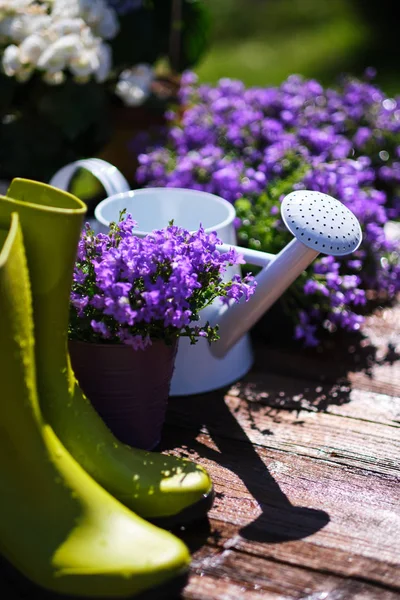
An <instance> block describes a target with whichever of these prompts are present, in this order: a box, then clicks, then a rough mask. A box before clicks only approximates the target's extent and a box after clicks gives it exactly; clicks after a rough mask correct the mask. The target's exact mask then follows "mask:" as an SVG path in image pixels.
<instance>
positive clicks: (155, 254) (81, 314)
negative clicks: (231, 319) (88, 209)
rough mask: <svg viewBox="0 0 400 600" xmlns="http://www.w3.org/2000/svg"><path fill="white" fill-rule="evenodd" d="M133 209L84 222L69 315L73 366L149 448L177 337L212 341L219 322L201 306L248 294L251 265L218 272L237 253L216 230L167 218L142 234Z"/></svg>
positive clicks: (112, 417)
mask: <svg viewBox="0 0 400 600" xmlns="http://www.w3.org/2000/svg"><path fill="white" fill-rule="evenodd" d="M135 225H136V223H135V221H133V219H132V217H131V216H130V215H128V216H125V214H124V213H121V215H120V222H119V223H113V224H111V226H110V231H109V233H108V234H107V235H106V234H101V233H99V234H98V235H94V232H93V231H92V230H91V229H90V226H89V225H87V226H86V228H85V230H84V231H83V233H82V237H81V240H80V243H79V247H78V257H77V261H76V265H75V271H74V280H73V286H72V292H71V304H70V306H71V310H70V324H69V339H70V353H71V361H72V366H73V369H74V371H75V373H76V375H77V378H78V380H79V383H80V385H81V386H82V388H83V390H84V392H85V393H86V395H87V397H88V398H89V399H90V400H91V401H92V403H93V405H94V406H95V408H96V409H97V411H98V412H99V413H100V415H101V416H102V417H103V419H104V420H105V422H106V423H107V424H108V426H109V427H110V429H111V430H112V431H113V432H114V434H115V435H116V436H117V437H118V438H119V439H120V440H121V441H123V442H126V443H129V444H130V445H134V446H136V447H141V448H146V449H151V448H153V447H154V446H156V445H157V443H158V441H159V438H160V433H161V428H162V425H163V421H164V417H165V410H166V402H167V398H168V393H169V385H170V380H171V377H172V373H173V367H174V359H175V354H176V350H177V344H178V340H179V338H180V337H182V336H187V337H189V338H190V341H191V343H193V344H195V343H196V342H197V341H198V339H199V338H200V337H202V338H205V339H206V340H208V342H210V343H212V342H213V341H215V340H217V339H218V327H217V326H215V325H211V324H210V323H202V322H201V319H200V312H201V310H202V309H203V308H205V307H206V306H208V305H209V304H210V303H211V302H213V301H214V300H216V299H217V298H221V299H222V301H224V302H229V301H230V300H234V301H235V302H238V301H239V300H240V299H241V298H245V299H246V300H247V299H248V298H249V297H250V296H251V295H252V293H253V291H254V289H255V281H254V280H253V278H252V276H251V275H247V276H246V277H245V278H244V279H243V280H240V278H239V277H236V276H235V277H234V280H232V281H224V273H225V270H226V267H227V266H228V265H229V266H231V265H234V264H239V263H240V262H242V259H241V257H240V255H238V254H237V253H236V251H235V250H234V249H231V250H230V251H229V252H226V253H219V252H218V250H217V249H216V246H217V244H219V243H221V242H220V241H219V240H218V238H217V237H216V235H215V234H213V233H211V234H208V233H206V232H205V231H204V229H202V228H200V229H199V230H198V231H196V232H194V233H190V232H188V231H186V230H184V229H182V228H179V227H177V226H175V225H173V223H172V222H171V223H170V224H169V225H168V227H166V228H165V229H162V230H158V231H154V232H153V233H151V234H148V235H147V236H145V237H144V238H139V237H137V236H135V235H134V231H132V230H133V228H134V227H135Z"/></svg>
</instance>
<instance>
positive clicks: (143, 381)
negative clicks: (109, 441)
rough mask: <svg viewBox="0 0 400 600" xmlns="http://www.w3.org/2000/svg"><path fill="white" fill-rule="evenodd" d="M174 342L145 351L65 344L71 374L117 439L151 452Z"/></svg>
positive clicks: (165, 396) (158, 428) (164, 407)
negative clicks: (67, 346)
mask: <svg viewBox="0 0 400 600" xmlns="http://www.w3.org/2000/svg"><path fill="white" fill-rule="evenodd" d="M177 346H178V343H175V344H174V345H172V346H167V345H166V344H165V343H164V342H163V341H161V340H157V341H155V342H153V344H152V345H151V346H148V347H147V348H146V349H145V350H134V349H133V348H132V347H130V346H127V345H124V344H90V343H87V342H78V341H71V340H70V342H69V351H70V356H71V364H72V368H73V370H74V372H75V375H76V378H77V380H78V382H79V384H80V386H81V388H82V390H83V392H84V393H85V395H86V396H87V397H88V398H89V400H90V401H91V403H92V404H93V406H94V408H95V409H96V410H97V412H98V413H99V415H100V416H101V417H102V419H103V420H104V422H105V423H106V425H107V426H108V427H109V428H110V429H111V431H112V432H113V433H114V435H115V436H116V437H117V438H118V439H119V440H120V441H121V442H124V443H126V444H129V445H130V446H134V447H136V448H143V449H145V450H152V449H153V448H155V447H156V446H157V445H158V443H159V441H160V437H161V430H162V427H163V424H164V420H165V414H166V410H167V401H168V395H169V388H170V382H171V378H172V374H173V370H174V363H175V356H176V351H177Z"/></svg>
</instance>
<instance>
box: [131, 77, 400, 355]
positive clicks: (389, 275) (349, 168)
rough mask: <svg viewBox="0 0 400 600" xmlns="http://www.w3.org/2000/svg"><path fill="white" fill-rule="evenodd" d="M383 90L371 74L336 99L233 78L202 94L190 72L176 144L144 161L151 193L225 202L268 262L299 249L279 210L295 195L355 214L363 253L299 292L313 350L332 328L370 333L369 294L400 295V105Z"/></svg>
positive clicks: (316, 267)
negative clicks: (315, 194) (331, 201)
mask: <svg viewBox="0 0 400 600" xmlns="http://www.w3.org/2000/svg"><path fill="white" fill-rule="evenodd" d="M371 79H373V70H367V72H366V76H365V81H360V80H357V79H355V78H344V79H343V80H342V82H341V84H340V86H339V87H338V88H335V89H334V88H324V87H323V86H321V84H320V83H318V82H317V81H315V80H306V79H303V78H302V77H299V76H290V77H289V78H288V79H287V80H286V81H285V82H283V83H282V84H281V85H280V86H279V87H268V88H248V89H247V88H245V87H244V85H243V83H242V82H240V81H234V80H229V79H223V80H221V81H220V82H219V83H218V84H217V85H215V86H209V85H205V84H201V85H199V84H198V83H197V79H196V76H195V75H193V74H191V73H186V74H184V76H183V79H182V88H181V92H180V100H181V107H180V109H179V110H174V112H173V115H170V117H171V120H170V126H169V128H167V132H166V141H165V143H164V144H163V146H162V147H160V146H159V145H158V146H154V147H149V148H148V149H147V151H146V153H143V154H142V155H141V156H140V157H139V162H140V166H139V168H138V171H137V174H136V176H137V179H138V181H139V182H140V183H141V184H143V185H148V186H167V187H187V188H191V189H197V190H204V191H207V192H211V193H214V194H217V195H219V196H221V197H223V198H225V199H226V200H228V201H229V202H232V203H234V204H235V206H236V209H237V213H238V217H237V220H236V221H235V226H236V227H237V234H238V238H239V242H240V243H241V244H243V245H246V246H251V247H252V248H257V249H261V250H265V251H267V252H275V251H279V250H280V249H281V248H282V247H283V246H284V245H285V243H286V242H287V241H288V240H289V239H290V238H289V237H288V235H287V233H286V230H285V227H284V226H283V223H282V221H281V219H280V218H279V199H282V198H283V196H284V195H285V194H287V193H289V192H290V191H292V190H293V189H311V190H316V191H321V192H323V193H326V194H329V195H332V196H334V197H336V198H337V199H339V200H340V201H341V202H343V203H344V204H345V205H346V206H348V207H349V208H350V209H351V210H352V211H353V212H354V213H355V215H356V216H357V218H358V219H359V221H360V223H361V226H362V229H363V243H362V246H361V248H360V249H359V250H358V251H357V253H356V254H355V255H352V256H350V257H341V258H333V257H329V256H328V257H320V258H318V259H317V260H316V261H315V262H314V263H313V265H312V266H311V267H310V268H309V269H308V271H307V276H306V277H305V278H304V277H302V278H301V279H299V281H298V282H296V283H295V284H294V285H293V287H292V289H291V290H290V291H289V294H288V297H290V298H291V300H290V306H291V315H290V316H291V318H292V320H293V323H294V326H295V327H296V329H295V337H297V338H299V339H302V340H303V341H304V343H305V344H306V345H315V343H316V340H317V339H318V338H319V336H320V335H321V332H322V331H323V330H324V329H325V330H327V331H329V332H333V331H334V330H337V329H345V330H348V331H356V330H358V329H359V327H360V323H361V321H362V318H363V317H362V315H360V314H358V311H360V308H359V307H360V306H362V305H364V304H365V302H366V290H368V289H372V290H376V291H378V292H379V293H380V294H382V295H386V297H387V298H388V299H393V298H395V296H396V294H397V293H398V292H399V291H400V277H399V275H400V266H399V255H400V249H399V243H398V242H395V241H393V240H390V239H388V237H387V235H386V233H385V230H384V225H385V223H386V222H387V220H388V219H393V218H399V217H400V160H399V159H400V101H399V99H397V98H387V97H386V96H385V94H384V93H383V92H382V91H381V90H379V88H377V87H376V86H375V85H373V83H371ZM182 109H183V110H182ZM180 115H183V116H180ZM231 293H232V294H233V295H234V294H235V285H234V282H233V284H232V287H231ZM309 295H312V296H313V298H312V303H311V302H310V300H311V298H306V297H307V296H309ZM222 299H223V301H224V302H229V298H228V296H227V295H225V296H223V298H222ZM305 307H306V308H305Z"/></svg>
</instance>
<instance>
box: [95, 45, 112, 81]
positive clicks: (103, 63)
mask: <svg viewBox="0 0 400 600" xmlns="http://www.w3.org/2000/svg"><path fill="white" fill-rule="evenodd" d="M98 57H99V66H98V67H97V69H96V71H95V74H94V75H95V78H96V81H97V82H98V83H103V82H104V81H106V79H107V78H108V75H109V73H110V70H111V65H112V53H111V48H110V46H109V45H108V44H101V46H100V48H99V54H98Z"/></svg>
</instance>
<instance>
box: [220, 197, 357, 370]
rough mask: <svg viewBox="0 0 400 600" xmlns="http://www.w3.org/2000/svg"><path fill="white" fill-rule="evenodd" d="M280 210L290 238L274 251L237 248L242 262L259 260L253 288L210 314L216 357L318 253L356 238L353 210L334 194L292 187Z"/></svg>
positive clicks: (343, 249)
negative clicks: (215, 332) (244, 296)
mask: <svg viewBox="0 0 400 600" xmlns="http://www.w3.org/2000/svg"><path fill="white" fill-rule="evenodd" d="M281 215H282V219H283V221H284V223H285V225H286V227H287V228H288V229H289V231H290V232H291V233H292V234H293V235H294V239H292V240H291V241H290V242H289V244H288V245H287V246H286V247H285V248H283V249H282V250H281V251H280V252H279V254H277V255H276V256H273V255H266V254H265V253H262V252H260V253H258V252H257V251H254V250H251V251H248V250H246V249H243V250H244V251H243V254H244V258H245V259H246V260H247V261H248V262H250V263H252V264H257V265H259V266H263V262H264V266H263V269H262V270H261V272H260V273H259V274H258V275H257V277H256V282H257V290H256V292H255V294H253V296H251V298H250V299H249V301H248V302H244V301H241V302H239V303H238V304H234V305H232V306H229V307H226V306H224V307H221V309H220V311H219V313H218V314H217V315H216V320H215V322H216V323H218V325H219V336H220V339H219V340H218V341H217V342H215V343H214V344H212V346H211V352H212V354H213V355H214V356H215V357H216V358H222V357H224V356H225V354H226V353H227V352H228V351H229V350H230V349H231V348H232V347H233V346H234V345H235V344H236V342H237V341H238V340H239V339H240V338H241V337H242V336H243V335H244V334H245V333H246V332H247V331H248V330H249V329H250V328H251V327H252V326H253V325H254V324H255V323H256V322H257V321H258V320H259V319H260V317H261V316H262V315H263V314H264V313H265V312H266V311H267V310H268V309H269V308H270V307H271V306H272V305H273V304H274V302H275V301H276V300H277V299H278V298H279V297H280V296H281V295H282V294H283V293H284V292H285V291H286V290H287V288H288V287H289V286H290V285H291V284H292V283H293V282H294V281H295V279H297V277H298V276H299V275H300V274H301V273H302V272H303V271H304V270H305V269H306V268H307V267H308V266H309V265H310V264H311V263H312V262H313V260H314V259H315V258H316V257H317V256H318V254H320V253H323V254H331V255H334V256H344V255H346V254H351V253H352V252H354V251H355V250H356V249H357V248H358V247H359V245H360V243H361V240H362V233H361V227H360V224H359V222H358V220H357V218H356V217H355V216H354V214H353V213H352V212H351V211H350V210H349V209H348V208H347V207H345V206H344V205H343V204H342V203H341V202H339V201H338V200H335V199H334V198H332V197H331V196H328V195H326V194H322V193H320V192H311V191H307V190H301V191H296V192H292V193H291V194H289V195H288V196H286V198H285V199H284V200H283V202H282V206H281ZM258 255H259V257H258Z"/></svg>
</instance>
